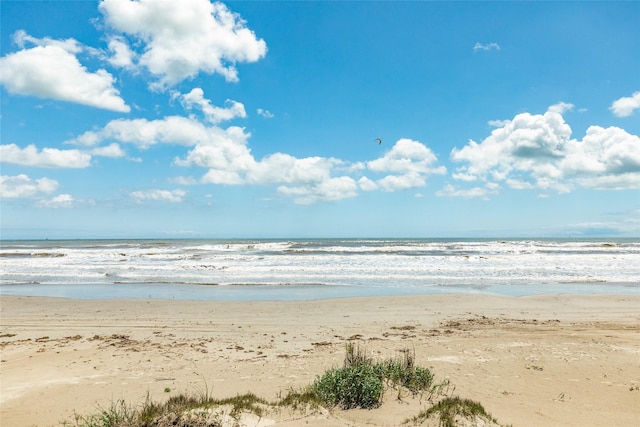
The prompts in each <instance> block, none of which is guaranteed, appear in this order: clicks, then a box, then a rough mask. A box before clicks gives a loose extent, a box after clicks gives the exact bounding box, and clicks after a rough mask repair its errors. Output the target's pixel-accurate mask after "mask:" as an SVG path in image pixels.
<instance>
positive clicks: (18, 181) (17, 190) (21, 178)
mask: <svg viewBox="0 0 640 427" xmlns="http://www.w3.org/2000/svg"><path fill="white" fill-rule="evenodd" d="M58 186H59V184H58V181H56V180H53V179H49V178H39V179H31V178H29V177H28V176H27V175H24V174H20V175H17V176H7V175H2V176H0V197H2V198H7V199H19V198H28V197H33V196H35V195H36V194H39V193H44V194H50V193H53V192H54V191H56V190H57V189H58Z"/></svg>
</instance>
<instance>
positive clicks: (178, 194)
mask: <svg viewBox="0 0 640 427" xmlns="http://www.w3.org/2000/svg"><path fill="white" fill-rule="evenodd" d="M186 195H187V192H186V191H184V190H180V189H178V190H173V191H170V190H159V189H153V190H146V191H134V192H132V193H131V194H130V196H131V197H132V198H133V199H134V200H135V201H136V202H139V203H140V202H143V201H146V200H152V201H160V202H170V203H180V202H182V201H183V200H184V196H186Z"/></svg>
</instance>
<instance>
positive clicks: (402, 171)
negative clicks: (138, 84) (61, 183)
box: [67, 92, 445, 203]
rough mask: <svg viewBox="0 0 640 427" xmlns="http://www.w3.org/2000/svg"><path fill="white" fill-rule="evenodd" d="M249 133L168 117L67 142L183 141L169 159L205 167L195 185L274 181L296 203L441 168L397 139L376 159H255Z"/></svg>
mask: <svg viewBox="0 0 640 427" xmlns="http://www.w3.org/2000/svg"><path fill="white" fill-rule="evenodd" d="M192 94H193V92H192ZM198 99H200V94H199V93H195V97H194V98H192V100H194V102H195V100H198ZM250 136H251V135H250V134H249V133H246V132H245V130H244V129H243V128H240V127H235V126H231V127H228V128H226V129H223V128H220V127H217V126H207V125H204V124H202V123H201V122H199V121H197V120H196V119H195V118H194V117H189V118H185V117H179V116H170V117H165V118H164V119H159V120H151V121H150V120H146V119H136V120H124V119H119V120H113V121H111V122H109V123H107V125H106V126H105V127H104V128H102V129H98V130H93V131H90V132H85V133H84V134H83V135H80V136H79V137H77V138H75V139H73V140H70V141H67V142H68V143H73V144H82V145H85V146H94V145H97V144H100V143H102V142H104V141H107V140H108V141H117V143H116V142H113V143H112V145H110V146H108V147H104V148H100V149H97V150H99V151H96V153H101V154H103V155H106V154H108V153H109V152H111V150H113V151H112V153H113V155H114V156H115V155H117V154H118V153H119V152H120V151H119V145H118V144H133V145H135V146H136V147H138V148H139V149H149V148H150V147H152V146H153V145H154V144H172V145H182V146H185V147H189V149H188V151H187V152H186V154H185V155H184V156H181V157H180V156H179V157H176V158H175V159H174V162H173V163H174V164H175V165H177V166H182V167H197V168H204V169H206V171H205V172H204V174H203V175H202V177H201V178H200V183H204V184H221V185H275V186H279V187H277V191H278V192H279V193H280V194H283V195H286V196H290V197H294V198H295V201H296V203H315V202H317V201H330V200H339V199H342V198H348V197H354V196H355V195H356V194H357V191H358V190H359V189H362V190H364V191H373V190H375V189H381V190H384V191H397V190H403V189H407V188H414V187H420V186H424V185H425V183H426V178H427V176H428V175H430V174H435V173H444V171H445V169H444V168H443V167H434V163H435V162H436V161H437V159H436V157H435V155H434V154H433V152H432V151H431V150H430V149H429V148H427V147H426V146H425V145H423V144H421V143H419V142H417V141H412V140H409V139H401V140H399V141H398V142H397V143H396V144H395V145H394V146H393V147H392V148H391V149H390V150H389V151H388V152H387V153H385V155H384V156H383V157H381V158H379V159H376V160H373V161H371V162H368V163H363V162H358V163H348V162H344V161H342V160H340V159H335V158H325V157H306V158H297V157H294V156H291V155H289V154H285V153H274V154H270V155H267V156H265V157H263V158H262V159H260V160H258V159H256V158H254V156H253V155H252V154H251V150H250V148H249V147H248V139H249V137H250ZM114 144H115V145H114ZM107 148H109V150H107ZM102 150H104V151H102ZM367 169H368V170H369V171H372V172H374V173H377V174H386V175H387V176H383V177H382V178H380V179H378V180H377V181H374V180H372V179H370V178H367V177H363V176H362V174H363V172H364V171H366V170H367ZM351 175H360V177H353V176H351ZM184 179H185V180H184V181H182V180H181V179H179V178H176V180H174V181H172V182H174V183H178V184H193V181H192V179H187V178H184ZM356 179H358V181H356Z"/></svg>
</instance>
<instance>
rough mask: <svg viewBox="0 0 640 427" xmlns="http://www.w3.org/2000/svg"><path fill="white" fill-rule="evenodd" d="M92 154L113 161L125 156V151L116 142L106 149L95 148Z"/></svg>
mask: <svg viewBox="0 0 640 427" xmlns="http://www.w3.org/2000/svg"><path fill="white" fill-rule="evenodd" d="M91 154H92V155H94V156H101V157H110V158H112V159H118V158H121V157H124V156H125V152H124V150H123V149H122V148H121V147H120V145H118V144H117V143H115V142H114V143H112V144H109V145H107V146H105V147H97V148H94V149H93V150H91Z"/></svg>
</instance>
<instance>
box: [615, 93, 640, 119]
mask: <svg viewBox="0 0 640 427" xmlns="http://www.w3.org/2000/svg"><path fill="white" fill-rule="evenodd" d="M609 109H610V110H611V111H612V112H613V114H614V115H616V116H618V117H629V116H630V115H631V114H633V112H634V111H635V110H637V109H640V91H639V92H634V94H633V95H631V96H625V97H622V98H620V99H618V100H616V101H614V102H613V104H611V107H609Z"/></svg>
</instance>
